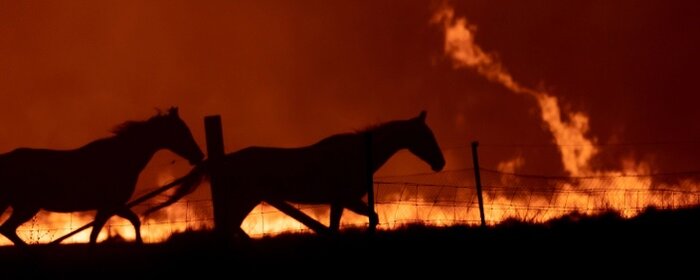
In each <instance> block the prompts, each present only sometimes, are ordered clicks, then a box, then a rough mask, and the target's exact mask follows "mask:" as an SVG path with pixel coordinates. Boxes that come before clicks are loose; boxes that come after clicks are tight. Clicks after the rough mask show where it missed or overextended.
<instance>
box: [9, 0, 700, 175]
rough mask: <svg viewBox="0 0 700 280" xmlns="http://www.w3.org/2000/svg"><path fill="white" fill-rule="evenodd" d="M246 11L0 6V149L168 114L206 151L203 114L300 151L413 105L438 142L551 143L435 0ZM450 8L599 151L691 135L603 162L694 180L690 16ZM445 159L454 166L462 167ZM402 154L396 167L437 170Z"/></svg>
mask: <svg viewBox="0 0 700 280" xmlns="http://www.w3.org/2000/svg"><path fill="white" fill-rule="evenodd" d="M240 2H242V1H207V2H206V3H200V2H198V1H187V2H186V1H146V2H144V1H113V2H112V1H100V2H97V3H96V2H95V1H68V2H66V1H42V2H19V3H17V2H15V1H0V19H1V20H0V106H1V107H0V108H1V110H0V135H1V136H0V153H3V152H6V151H10V150H12V149H14V148H16V147H21V146H25V147H47V148H56V149H65V148H74V147H77V146H80V145H83V144H85V143H87V142H89V141H91V140H93V139H96V138H99V137H105V136H108V135H109V132H108V131H109V130H110V129H111V127H113V126H114V125H116V124H118V123H120V122H122V121H125V120H130V119H144V118H147V117H148V116H150V115H152V114H153V113H154V112H155V111H154V109H153V108H155V107H160V108H165V107H168V106H171V105H177V106H180V108H181V109H180V112H181V115H182V117H183V118H184V119H185V121H186V122H187V123H188V124H189V125H190V127H191V129H192V132H193V133H194V134H195V137H196V139H197V140H198V142H199V143H200V144H201V145H202V148H203V149H204V148H205V147H204V138H203V134H204V133H203V126H202V117H203V116H205V115H209V114H221V115H222V117H223V120H224V133H225V138H226V145H227V150H228V151H233V150H237V149H240V148H243V147H246V146H250V145H264V146H287V147H291V146H301V145H307V144H311V143H313V142H315V141H317V140H318V139H320V138H322V137H324V136H327V135H329V134H333V133H339V132H345V131H350V130H355V129H359V128H362V127H365V126H367V125H370V124H373V123H376V122H381V121H387V120H392V119H397V118H408V117H412V116H414V115H416V114H417V113H418V112H419V111H420V110H422V109H427V110H428V122H429V124H430V125H431V126H432V127H433V129H434V132H435V134H436V136H437V137H438V141H439V142H440V143H441V145H442V146H443V147H455V146H464V145H466V144H468V141H471V140H474V139H479V140H480V141H482V143H484V144H487V143H502V144H548V143H552V142H553V140H552V135H551V134H550V133H549V131H548V130H547V129H546V128H544V127H543V126H542V124H541V121H540V119H539V112H538V108H537V104H536V102H535V101H534V100H532V99H531V98H528V97H527V96H519V95H513V94H510V93H508V92H507V91H506V89H504V88H503V87H502V86H499V85H498V84H495V83H492V82H489V81H488V80H486V79H484V78H483V77H481V76H479V75H476V74H475V73H472V72H469V71H463V70H455V69H453V67H452V64H451V62H450V61H449V59H447V58H446V57H445V56H444V54H443V39H442V37H441V36H442V34H441V31H440V29H439V28H438V27H436V26H435V25H431V24H430V19H431V16H432V14H433V12H434V11H435V8H436V6H437V2H432V1H364V2H361V3H358V1H332V2H329V1H278V0H270V1H248V2H246V3H240ZM406 2H409V3H406ZM454 2H455V3H453V6H454V8H455V12H456V13H457V14H458V15H459V16H466V17H467V18H469V21H470V23H472V24H474V25H476V26H477V38H476V40H477V43H478V44H480V45H481V46H482V47H483V48H484V49H485V50H486V51H487V52H489V53H496V54H497V56H498V57H499V58H500V60H501V61H502V62H503V64H504V65H505V67H507V69H508V71H509V72H510V73H511V74H512V75H513V76H514V77H515V78H516V79H518V80H519V81H520V82H521V83H522V84H525V85H527V86H530V87H538V86H540V85H542V86H545V87H546V88H547V89H548V90H549V92H550V93H551V94H553V95H554V96H557V97H558V98H559V100H560V101H561V102H562V103H561V106H562V108H563V109H564V110H574V111H581V112H584V113H585V114H587V115H588V116H589V118H590V131H589V133H588V134H589V136H590V137H592V138H595V139H597V141H598V143H607V142H623V143H648V142H664V143H666V142H688V141H690V142H693V141H695V142H696V143H692V144H688V143H685V144H674V145H669V144H660V145H641V146H634V147H627V146H624V147H619V146H612V147H609V146H604V147H602V148H601V149H602V150H601V152H600V153H598V154H597V155H596V157H595V158H594V159H593V161H592V164H593V165H595V167H596V168H599V169H606V168H616V167H618V165H619V164H620V160H619V158H620V157H623V156H625V157H633V158H636V159H639V160H644V161H646V162H648V163H650V164H651V166H652V167H653V169H654V170H657V171H665V172H673V171H680V170H700V160H699V159H700V148H698V147H696V146H697V144H699V143H700V124H699V123H698V120H700V110H697V109H696V106H698V105H697V101H698V100H699V98H697V97H696V95H697V91H698V90H697V86H696V85H695V80H696V79H697V78H696V76H697V71H696V70H695V68H696V65H698V62H700V55H698V54H697V53H696V51H697V50H699V49H700V46H699V45H700V41H699V40H697V38H700V36H699V35H700V34H699V33H700V26H699V25H700V24H699V23H700V22H698V20H697V19H696V15H697V14H698V8H697V7H694V6H689V5H691V4H683V3H673V4H669V3H662V2H654V3H644V2H639V1H631V0H623V1H615V2H614V3H611V2H609V1H566V2H561V1H556V0H539V1H527V3H525V2H523V1H515V0H511V1H499V2H497V3H494V1H484V0H479V1H476V0H475V1H454ZM482 151H483V152H482V153H483V154H482V156H481V158H482V161H483V163H482V165H483V166H485V167H490V168H495V166H496V165H497V164H498V163H500V162H503V161H506V160H508V159H510V158H512V157H513V156H516V155H520V156H522V157H523V158H525V162H524V166H523V167H522V172H525V173H540V174H542V173H544V174H561V173H562V172H563V167H562V164H561V162H560V161H559V154H558V153H557V149H556V148H555V147H544V148H520V149H519V148H487V147H484V148H483V149H482ZM455 154H456V155H454V156H451V157H450V156H448V167H447V168H448V169H449V168H458V167H464V166H468V165H470V163H469V162H468V157H467V156H468V154H467V153H461V154H458V155H457V152H455ZM462 157H464V160H463V161H457V160H456V159H460V158H462ZM172 158H174V157H173V156H171V155H167V154H166V155H163V154H161V155H160V156H159V157H158V158H156V161H155V162H154V164H153V166H151V167H149V168H151V169H152V170H159V169H163V168H167V167H163V166H167V164H168V162H169V160H170V159H172ZM410 158H411V157H402V159H406V160H408V162H409V163H407V165H408V166H409V167H407V168H401V171H411V172H413V171H415V172H421V171H422V172H427V171H428V170H429V169H428V167H427V166H424V165H420V164H419V163H416V162H411V161H410ZM178 164H180V163H179V162H178ZM393 164H394V165H396V163H393ZM180 168H181V169H182V168H185V167H180ZM183 170H184V169H183ZM397 170H398V168H394V169H392V167H389V169H388V170H385V171H384V172H386V173H392V172H394V171H397ZM154 182H155V181H154V180H153V179H149V180H145V181H143V182H141V183H140V184H141V185H142V188H150V187H151V185H153V183H154Z"/></svg>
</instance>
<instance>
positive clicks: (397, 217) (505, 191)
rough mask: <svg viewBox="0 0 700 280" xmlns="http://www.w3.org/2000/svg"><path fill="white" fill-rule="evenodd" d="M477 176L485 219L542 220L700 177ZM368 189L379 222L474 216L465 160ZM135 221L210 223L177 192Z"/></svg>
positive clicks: (60, 217)
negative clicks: (457, 166) (164, 204)
mask: <svg viewBox="0 0 700 280" xmlns="http://www.w3.org/2000/svg"><path fill="white" fill-rule="evenodd" d="M481 178H482V182H483V193H484V212H485V217H486V221H487V223H488V224H496V223H499V222H501V221H504V220H506V219H509V218H516V219H520V220H524V221H530V222H542V221H546V220H548V219H552V218H556V217H560V216H562V215H566V214H569V213H571V212H574V211H577V212H581V213H586V214H596V213H601V212H605V211H610V210H614V211H618V212H620V213H621V214H622V215H623V216H627V217H630V216H633V215H635V214H637V213H639V212H640V211H643V210H644V209H645V208H647V207H650V206H654V207H658V208H667V209H669V208H670V209H675V208H682V207H689V206H695V205H700V189H699V188H698V185H700V184H698V183H697V182H700V172H680V173H668V174H635V175H624V174H613V175H610V174H602V175H597V176H586V177H566V176H540V175H528V174H516V173H507V172H501V171H497V170H490V169H482V170H481ZM374 190H375V198H376V211H377V213H378V214H379V219H380V224H379V228H380V229H392V228H396V227H399V226H402V225H405V224H410V223H423V224H429V225H438V226H440V225H456V224H478V223H479V222H480V218H479V208H478V203H477V194H476V188H475V187H474V170H473V169H471V168H465V169H459V170H451V171H443V172H439V173H426V174H414V175H403V176H390V177H377V178H375V188H374ZM152 205H153V204H152V203H151V204H144V205H139V206H138V207H136V209H135V210H136V212H137V213H140V211H142V210H143V209H146V208H147V207H150V206H152ZM295 206H296V207H297V208H298V209H300V210H301V211H303V212H304V213H306V214H307V215H309V216H311V217H312V218H315V219H317V220H319V221H320V222H322V223H324V224H326V225H328V224H329V207H328V206H327V205H295ZM6 215H7V214H6ZM6 215H5V216H6ZM93 216H94V212H87V213H78V214H55V213H48V212H47V213H42V214H40V215H37V216H36V217H35V218H34V219H33V220H31V221H30V222H28V223H26V224H25V225H23V226H22V227H20V229H19V230H18V234H19V235H20V237H21V238H23V239H24V240H26V241H28V242H30V243H47V242H50V241H51V240H53V239H56V238H58V237H60V236H62V235H63V234H65V233H68V232H70V231H72V230H73V229H76V228H78V227H80V226H82V225H83V224H85V223H87V222H89V221H91V220H92V217H93ZM142 222H143V224H142V227H141V228H142V234H143V238H144V241H145V242H160V241H163V240H165V239H167V238H168V237H169V236H170V235H172V234H173V233H176V232H182V231H185V230H187V229H195V230H196V229H207V228H212V227H213V214H212V201H211V200H210V199H201V200H182V201H179V202H177V203H175V204H174V205H172V206H170V207H168V208H166V209H164V210H162V211H160V212H158V213H156V214H153V215H151V216H148V217H144V218H142ZM367 224H368V221H367V218H366V217H364V216H359V215H357V214H354V213H351V212H350V211H347V210H346V211H345V212H344V216H343V220H342V226H343V227H364V226H366V225H367ZM242 228H243V229H244V230H245V231H246V232H248V233H249V234H250V235H251V236H253V237H259V236H265V235H274V234H278V233H281V232H304V231H308V229H307V228H306V227H304V226H303V225H302V224H300V223H298V222H297V221H295V220H293V219H292V218H289V217H287V216H286V215H284V214H283V213H281V212H279V211H277V210H276V209H275V208H274V207H272V206H269V205H267V204H265V203H262V204H261V205H259V206H258V207H256V208H255V209H254V210H252V211H251V213H250V215H249V216H248V218H247V219H246V220H245V221H244V223H243V225H242ZM105 229H106V230H103V232H102V233H101V236H100V240H105V239H108V238H109V237H115V236H119V237H122V238H124V239H127V240H132V239H133V238H134V231H133V227H132V225H131V224H130V223H129V222H128V221H126V220H124V219H120V218H112V219H110V222H108V223H107V225H105ZM89 232H90V230H86V231H84V232H82V233H80V234H78V235H76V236H74V237H72V238H70V239H69V240H68V242H87V240H88V236H89ZM5 241H6V240H5ZM6 242H7V244H9V241H6Z"/></svg>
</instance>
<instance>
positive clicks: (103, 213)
mask: <svg viewBox="0 0 700 280" xmlns="http://www.w3.org/2000/svg"><path fill="white" fill-rule="evenodd" d="M108 213H110V211H107V210H97V214H95V221H94V222H93V223H92V232H90V246H94V245H95V244H96V243H97V236H98V235H99V234H100V230H102V227H103V226H104V225H105V223H106V222H107V220H109V218H110V217H111V216H112V214H108Z"/></svg>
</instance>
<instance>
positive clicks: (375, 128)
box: [314, 120, 405, 145]
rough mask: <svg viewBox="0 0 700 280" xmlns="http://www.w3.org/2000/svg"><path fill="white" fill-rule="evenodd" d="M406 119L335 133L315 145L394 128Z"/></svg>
mask: <svg viewBox="0 0 700 280" xmlns="http://www.w3.org/2000/svg"><path fill="white" fill-rule="evenodd" d="M404 122H405V121H404V120H396V121H388V122H384V123H377V124H372V125H368V126H366V127H364V128H362V129H358V130H355V131H353V132H346V133H340V134H334V135H331V136H328V137H326V138H323V139H321V140H320V141H318V142H316V144H314V145H323V144H326V143H330V142H334V141H336V140H339V139H341V138H348V137H357V136H362V135H364V134H366V133H374V132H377V131H381V130H384V129H387V128H392V127H395V126H397V125H400V124H403V123H404Z"/></svg>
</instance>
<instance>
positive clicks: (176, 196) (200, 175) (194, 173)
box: [144, 163, 207, 216]
mask: <svg viewBox="0 0 700 280" xmlns="http://www.w3.org/2000/svg"><path fill="white" fill-rule="evenodd" d="M206 169H207V168H206V164H204V163H202V164H199V165H197V166H195V167H194V168H192V170H190V172H189V173H187V175H185V176H184V177H182V179H181V180H182V183H180V186H179V187H178V188H177V189H176V190H175V192H174V193H173V194H172V195H171V196H170V197H169V198H168V200H166V201H164V202H162V203H160V204H158V205H156V206H153V207H151V208H148V209H147V210H146V211H145V212H144V216H148V215H150V214H151V213H153V212H155V211H158V210H160V209H163V208H165V207H168V206H170V205H172V204H173V203H175V202H177V201H178V200H180V199H181V198H183V197H185V196H186V195H188V194H190V193H192V192H193V191H194V190H195V189H197V187H198V186H199V185H200V184H201V183H202V181H203V180H204V178H205V177H206V175H207V170H206Z"/></svg>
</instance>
